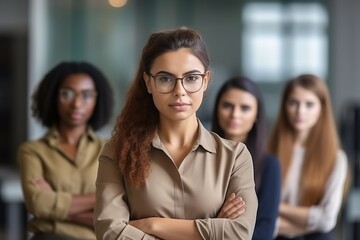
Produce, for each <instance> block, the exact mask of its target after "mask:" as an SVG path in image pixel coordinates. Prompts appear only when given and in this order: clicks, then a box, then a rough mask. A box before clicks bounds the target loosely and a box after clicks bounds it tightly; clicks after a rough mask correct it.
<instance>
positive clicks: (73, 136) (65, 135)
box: [58, 123, 87, 146]
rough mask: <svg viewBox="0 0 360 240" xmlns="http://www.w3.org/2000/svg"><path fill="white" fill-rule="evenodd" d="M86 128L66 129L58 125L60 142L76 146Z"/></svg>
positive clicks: (64, 126)
mask: <svg viewBox="0 0 360 240" xmlns="http://www.w3.org/2000/svg"><path fill="white" fill-rule="evenodd" d="M86 128H87V126H86V125H84V126H80V127H68V126H66V125H64V124H61V123H60V124H59V126H58V129H59V134H60V139H61V142H64V143H67V144H70V145H72V146H77V144H78V142H79V141H80V138H81V136H82V135H83V134H84V132H85V131H86Z"/></svg>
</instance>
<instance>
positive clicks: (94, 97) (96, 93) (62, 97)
mask: <svg viewBox="0 0 360 240" xmlns="http://www.w3.org/2000/svg"><path fill="white" fill-rule="evenodd" d="M64 91H69V92H73V93H74V97H73V98H71V99H69V100H65V99H64V96H62V94H61V93H62V92H64ZM87 92H88V93H91V94H92V95H91V98H90V99H85V98H84V96H85V95H84V94H85V93H87ZM58 94H59V95H58V98H59V100H60V101H61V102H63V103H71V102H74V101H75V100H76V99H77V98H78V97H79V96H80V99H81V102H82V103H88V102H89V101H90V100H94V99H95V100H96V98H97V95H98V92H97V91H96V90H88V89H87V90H82V91H80V92H77V91H74V90H73V89H70V88H59V90H58Z"/></svg>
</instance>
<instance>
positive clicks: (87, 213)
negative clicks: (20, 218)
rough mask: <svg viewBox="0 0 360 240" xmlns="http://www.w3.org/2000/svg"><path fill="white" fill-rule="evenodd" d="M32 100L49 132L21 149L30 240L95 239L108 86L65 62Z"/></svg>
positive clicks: (87, 67) (88, 69)
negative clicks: (101, 135)
mask: <svg viewBox="0 0 360 240" xmlns="http://www.w3.org/2000/svg"><path fill="white" fill-rule="evenodd" d="M32 100H33V102H32V111H33V115H34V116H35V117H36V118H37V119H38V120H39V121H40V122H41V123H42V124H43V125H44V126H45V127H47V128H49V130H48V132H47V133H46V134H45V135H44V136H43V137H42V138H40V139H39V140H35V141H29V142H26V143H24V144H22V145H21V146H20V148H19V150H18V162H19V168H20V174H21V183H22V188H23V194H24V199H25V204H26V208H27V210H28V212H29V213H30V214H31V218H30V220H29V223H28V230H29V231H30V232H33V237H32V239H35V240H39V239H55V240H56V239H59V240H66V239H95V233H94V229H93V209H94V203H95V178H96V172H97V167H98V161H97V158H98V156H99V153H100V151H101V149H102V147H103V145H104V140H101V139H100V138H99V137H98V136H97V135H96V134H95V132H94V131H95V130H98V129H100V128H101V127H102V126H104V125H105V124H106V123H107V122H108V120H109V119H110V117H111V112H112V108H113V96H112V90H111V88H110V85H109V83H108V81H107V79H106V78H105V76H104V75H103V73H102V72H100V70H99V69H97V68H96V67H94V66H93V65H91V64H89V63H85V62H62V63H60V64H58V65H57V66H55V67H54V68H53V69H51V70H50V71H49V72H48V73H47V74H46V75H45V77H44V78H43V79H42V81H41V82H40V83H39V86H38V88H37V90H36V91H35V93H34V95H33V98H32Z"/></svg>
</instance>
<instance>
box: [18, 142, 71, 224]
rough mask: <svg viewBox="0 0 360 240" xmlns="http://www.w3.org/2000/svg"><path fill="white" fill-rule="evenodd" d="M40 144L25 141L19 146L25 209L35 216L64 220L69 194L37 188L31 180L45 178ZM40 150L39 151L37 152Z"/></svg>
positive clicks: (69, 199)
mask: <svg viewBox="0 0 360 240" xmlns="http://www.w3.org/2000/svg"><path fill="white" fill-rule="evenodd" d="M43 149H44V148H42V146H40V144H33V143H25V144H22V145H21V146H20V147H19V150H18V154H17V159H18V162H19V168H20V175H21V185H22V188H23V193H24V198H25V204H26V207H27V210H28V211H29V212H30V213H31V214H33V215H34V216H35V217H37V218H43V219H53V220H59V219H61V220H65V219H66V218H67V213H68V210H69V206H70V201H71V194H70V193H68V192H63V191H47V190H39V189H37V188H36V187H35V186H34V185H33V184H32V180H34V179H36V178H42V179H46V173H45V172H44V169H43V168H44V166H43V163H42V159H41V158H42V157H44V156H42V154H41V150H43ZM39 151H40V152H39Z"/></svg>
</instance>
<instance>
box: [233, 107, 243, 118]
mask: <svg viewBox="0 0 360 240" xmlns="http://www.w3.org/2000/svg"><path fill="white" fill-rule="evenodd" d="M231 116H232V117H240V116H241V110H240V108H238V107H234V108H233V109H232V111H231Z"/></svg>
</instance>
